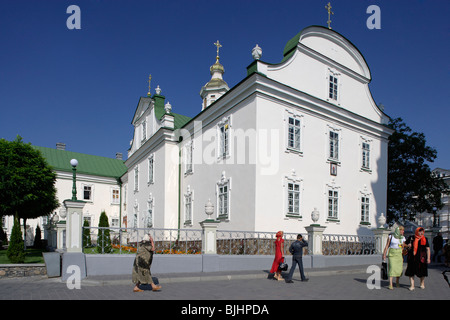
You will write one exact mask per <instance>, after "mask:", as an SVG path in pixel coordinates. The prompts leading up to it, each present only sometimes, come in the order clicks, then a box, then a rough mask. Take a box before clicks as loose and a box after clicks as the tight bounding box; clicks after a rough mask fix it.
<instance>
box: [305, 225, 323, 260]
mask: <svg viewBox="0 0 450 320" xmlns="http://www.w3.org/2000/svg"><path fill="white" fill-rule="evenodd" d="M305 229H306V232H308V250H309V254H310V255H322V235H323V232H324V230H325V229H326V227H324V226H321V225H318V224H312V225H310V226H309V227H305Z"/></svg>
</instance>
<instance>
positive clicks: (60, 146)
mask: <svg viewBox="0 0 450 320" xmlns="http://www.w3.org/2000/svg"><path fill="white" fill-rule="evenodd" d="M56 150H66V144H65V143H62V142H57V143H56Z"/></svg>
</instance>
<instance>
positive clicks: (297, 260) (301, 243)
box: [286, 234, 309, 283]
mask: <svg viewBox="0 0 450 320" xmlns="http://www.w3.org/2000/svg"><path fill="white" fill-rule="evenodd" d="M306 246H308V242H306V241H305V240H303V237H302V235H301V234H299V235H297V241H295V242H293V243H292V244H291V246H290V247H289V252H290V253H292V266H291V270H289V275H288V277H287V279H286V283H294V281H292V276H293V275H294V271H295V266H296V264H298V267H299V269H300V277H301V279H302V281H308V280H309V279H307V278H306V277H305V274H304V272H303V260H302V257H303V247H306Z"/></svg>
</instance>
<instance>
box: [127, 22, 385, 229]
mask: <svg viewBox="0 0 450 320" xmlns="http://www.w3.org/2000/svg"><path fill="white" fill-rule="evenodd" d="M216 46H217V57H216V62H215V63H214V64H213V65H212V66H211V68H210V71H211V80H210V81H209V82H208V83H206V84H205V85H204V86H203V87H201V88H200V86H199V89H200V96H201V100H200V99H199V113H198V114H197V115H196V116H195V117H194V118H192V119H191V118H188V117H185V116H183V115H180V114H176V113H174V112H172V107H171V105H170V104H169V103H168V102H167V101H166V98H165V97H164V96H163V95H161V90H160V88H159V87H158V88H157V89H156V93H155V94H153V95H152V94H150V93H149V94H148V95H147V96H145V97H141V98H140V99H139V102H138V105H137V108H136V111H135V114H134V116H133V119H132V125H133V126H134V135H133V138H132V141H131V144H130V149H129V150H128V159H127V160H126V162H125V164H126V166H127V168H128V171H127V173H126V174H125V175H123V176H122V177H121V182H122V192H123V211H122V216H123V217H126V224H127V226H128V227H132V226H135V227H153V228H192V229H199V228H200V224H199V223H200V222H202V221H204V220H205V219H207V218H208V217H207V215H206V214H205V205H206V204H207V203H208V202H211V203H212V204H213V205H214V214H213V218H214V219H216V220H218V221H220V223H219V226H218V229H219V230H242V231H271V232H273V231H278V230H283V231H285V232H293V233H297V232H304V227H306V226H309V225H310V224H313V223H316V224H320V225H322V226H326V227H327V229H326V233H328V234H361V235H364V234H371V231H370V230H371V229H373V228H376V227H378V225H377V219H378V217H379V216H380V215H381V214H382V213H385V212H386V193H387V146H388V137H389V135H390V134H391V133H392V130H391V129H389V128H388V127H387V126H386V124H387V123H388V116H387V115H386V114H384V112H383V111H382V110H381V109H380V108H379V107H378V106H377V105H376V103H375V102H374V99H373V98H372V95H371V92H370V89H369V83H370V81H371V79H372V78H371V74H370V69H369V67H368V65H367V63H366V61H365V59H364V57H363V55H362V54H361V52H360V51H359V50H358V49H357V48H356V47H355V46H354V45H353V44H352V43H351V42H350V41H349V40H347V39H346V38H345V37H343V36H342V35H340V34H339V33H337V32H335V31H333V30H331V29H328V28H325V27H320V26H310V27H307V28H305V29H303V30H302V31H301V32H299V33H298V34H297V35H296V36H295V37H293V38H292V39H291V40H289V41H288V43H287V44H286V46H285V48H284V52H283V54H284V58H283V59H282V61H281V62H278V63H269V62H264V61H263V60H261V57H262V56H261V52H262V50H261V48H259V46H256V47H255V49H253V52H252V54H253V57H254V61H253V62H252V63H251V64H250V65H249V66H248V67H247V76H246V77H245V78H244V79H242V81H240V82H239V83H238V84H237V85H235V86H234V87H232V88H229V87H228V85H227V83H226V81H225V80H224V77H223V74H224V67H223V66H222V64H221V63H220V62H219V60H220V58H219V48H220V44H219V42H217V43H216ZM168 100H169V99H168ZM200 102H201V103H200ZM182 107H183V106H180V107H179V110H181V109H182ZM177 108H178V106H177ZM173 111H176V110H173ZM313 210H316V211H318V212H319V219H318V220H317V221H313V220H312V218H311V213H312V211H313Z"/></svg>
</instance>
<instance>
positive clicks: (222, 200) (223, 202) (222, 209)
mask: <svg viewBox="0 0 450 320" xmlns="http://www.w3.org/2000/svg"><path fill="white" fill-rule="evenodd" d="M218 205H219V208H218V209H219V212H218V213H219V217H227V216H228V185H223V186H219V199H218Z"/></svg>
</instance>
